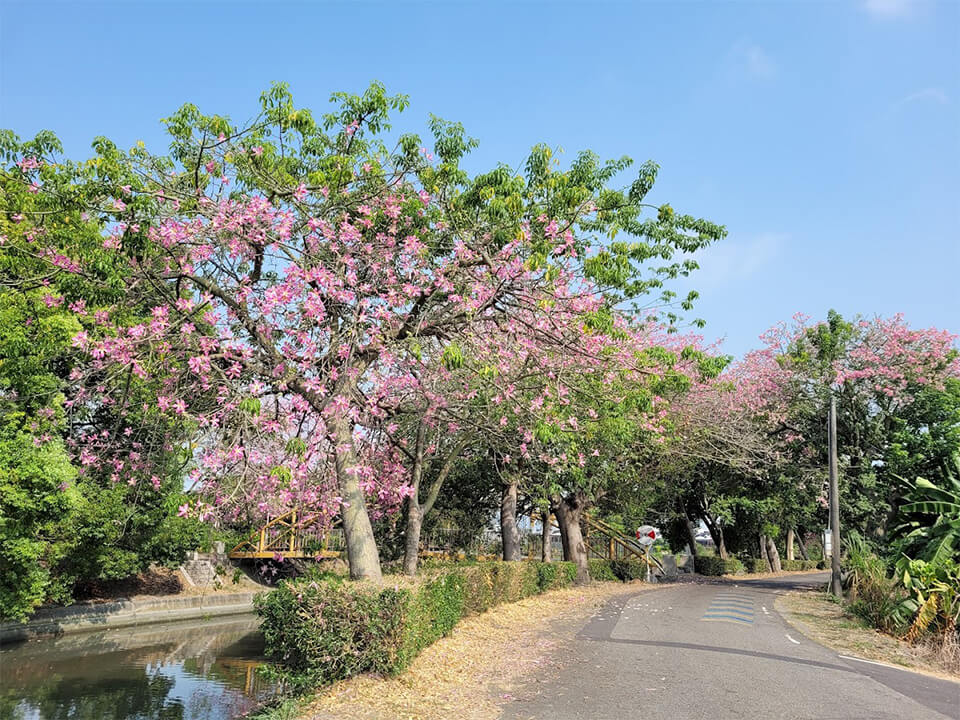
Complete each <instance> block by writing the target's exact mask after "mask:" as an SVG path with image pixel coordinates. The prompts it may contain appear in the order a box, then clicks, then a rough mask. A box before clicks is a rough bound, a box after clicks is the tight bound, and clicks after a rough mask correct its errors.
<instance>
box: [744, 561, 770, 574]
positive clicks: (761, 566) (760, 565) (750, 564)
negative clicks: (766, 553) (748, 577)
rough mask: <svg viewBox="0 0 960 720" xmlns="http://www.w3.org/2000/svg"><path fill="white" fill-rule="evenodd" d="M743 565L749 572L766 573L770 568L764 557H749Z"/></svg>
mask: <svg viewBox="0 0 960 720" xmlns="http://www.w3.org/2000/svg"><path fill="white" fill-rule="evenodd" d="M743 565H744V567H745V568H746V569H747V572H748V573H765V572H767V570H768V568H767V561H766V560H764V559H763V558H747V559H746V560H744V561H743Z"/></svg>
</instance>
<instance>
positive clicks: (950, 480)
mask: <svg viewBox="0 0 960 720" xmlns="http://www.w3.org/2000/svg"><path fill="white" fill-rule="evenodd" d="M905 497H906V500H907V502H905V503H904V504H903V505H901V506H900V510H899V517H900V524H899V525H898V526H897V527H896V528H895V529H894V531H893V535H894V537H899V538H902V546H901V548H900V550H901V552H903V554H904V555H906V556H908V557H910V558H913V559H915V560H925V561H927V562H929V563H934V564H937V563H939V562H943V561H947V560H957V559H958V557H960V454H955V455H954V456H953V457H952V458H951V459H950V462H948V463H947V464H946V465H945V466H944V469H943V473H942V477H941V478H940V482H939V484H938V485H936V484H934V483H932V482H931V481H929V480H927V479H925V478H917V479H916V481H914V482H912V483H911V482H907V492H906V496H905Z"/></svg>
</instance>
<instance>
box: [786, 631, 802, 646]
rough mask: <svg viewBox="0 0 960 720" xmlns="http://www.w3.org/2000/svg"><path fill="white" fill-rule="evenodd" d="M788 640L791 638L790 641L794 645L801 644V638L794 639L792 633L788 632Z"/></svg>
mask: <svg viewBox="0 0 960 720" xmlns="http://www.w3.org/2000/svg"><path fill="white" fill-rule="evenodd" d="M787 640H789V641H790V642H792V643H793V644H794V645H799V644H800V641H799V640H794V639H793V638H792V637H790V633H787Z"/></svg>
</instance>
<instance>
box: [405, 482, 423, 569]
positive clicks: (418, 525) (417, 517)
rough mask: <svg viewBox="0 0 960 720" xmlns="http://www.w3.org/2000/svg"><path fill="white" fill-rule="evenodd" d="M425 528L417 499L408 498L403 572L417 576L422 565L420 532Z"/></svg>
mask: <svg viewBox="0 0 960 720" xmlns="http://www.w3.org/2000/svg"><path fill="white" fill-rule="evenodd" d="M422 528H423V511H422V510H421V509H420V503H419V502H418V501H417V498H416V497H408V498H407V528H406V530H405V531H404V542H403V572H404V574H405V575H416V574H417V565H419V564H420V531H421V529H422Z"/></svg>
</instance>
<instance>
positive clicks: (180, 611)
mask: <svg viewBox="0 0 960 720" xmlns="http://www.w3.org/2000/svg"><path fill="white" fill-rule="evenodd" d="M257 594H258V593H257V592H239V593H206V594H199V595H185V596H184V595H172V596H160V597H138V598H133V599H126V598H119V599H117V600H113V601H110V602H99V603H93V602H90V603H78V604H77V605H70V606H69V607H63V608H43V609H41V610H38V611H37V612H36V614H34V615H33V616H32V617H31V618H30V620H29V621H27V622H25V623H18V622H5V623H0V645H4V644H8V643H11V642H17V641H23V640H29V639H31V638H36V637H43V636H47V635H70V634H75V633H84V632H91V631H96V630H108V629H114V628H128V627H134V626H140V625H151V624H155V623H170V622H179V621H186V620H200V619H205V618H214V617H229V616H233V615H249V614H251V613H253V609H254V608H253V598H254V597H256V595H257Z"/></svg>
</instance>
